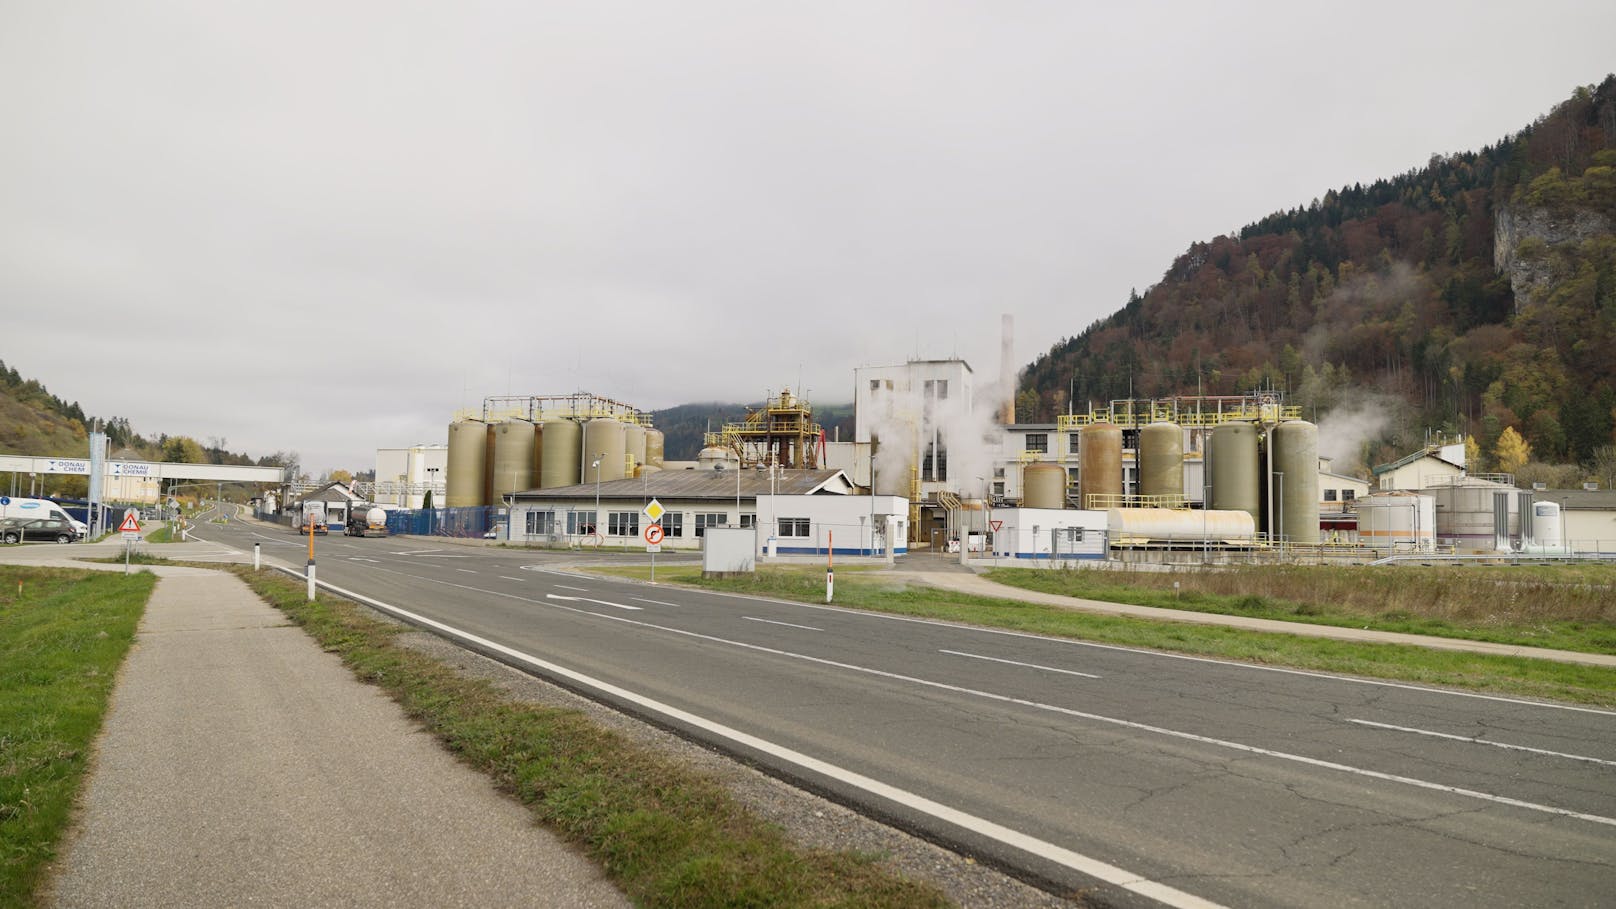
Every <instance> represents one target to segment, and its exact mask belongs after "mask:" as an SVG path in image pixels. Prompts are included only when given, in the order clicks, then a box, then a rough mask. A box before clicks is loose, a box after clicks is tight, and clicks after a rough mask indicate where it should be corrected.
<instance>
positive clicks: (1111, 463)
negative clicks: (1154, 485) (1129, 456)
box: [1077, 423, 1122, 508]
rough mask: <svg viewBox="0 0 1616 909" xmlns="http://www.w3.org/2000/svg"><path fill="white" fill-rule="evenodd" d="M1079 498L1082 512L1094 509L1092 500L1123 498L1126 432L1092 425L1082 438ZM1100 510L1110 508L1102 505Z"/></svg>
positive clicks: (1095, 424)
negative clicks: (1124, 440) (1100, 497)
mask: <svg viewBox="0 0 1616 909" xmlns="http://www.w3.org/2000/svg"><path fill="white" fill-rule="evenodd" d="M1077 484H1078V496H1077V503H1078V505H1079V506H1080V507H1082V508H1093V507H1095V506H1094V505H1092V504H1090V499H1089V496H1120V495H1122V428H1121V427H1120V426H1117V425H1116V424H1114V423H1090V424H1089V425H1087V426H1085V427H1083V430H1082V432H1081V434H1080V435H1079V437H1078V475H1077ZM1100 507H1102V508H1104V507H1109V503H1108V504H1107V505H1101V506H1100Z"/></svg>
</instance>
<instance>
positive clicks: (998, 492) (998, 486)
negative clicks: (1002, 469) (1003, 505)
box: [993, 480, 1004, 499]
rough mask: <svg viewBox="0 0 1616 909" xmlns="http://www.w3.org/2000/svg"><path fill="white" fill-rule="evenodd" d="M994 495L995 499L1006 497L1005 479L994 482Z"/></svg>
mask: <svg viewBox="0 0 1616 909" xmlns="http://www.w3.org/2000/svg"><path fill="white" fill-rule="evenodd" d="M993 497H994V498H995V499H1002V498H1004V481H1003V480H997V481H995V482H994V484H993Z"/></svg>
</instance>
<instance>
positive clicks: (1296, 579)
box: [987, 565, 1616, 654]
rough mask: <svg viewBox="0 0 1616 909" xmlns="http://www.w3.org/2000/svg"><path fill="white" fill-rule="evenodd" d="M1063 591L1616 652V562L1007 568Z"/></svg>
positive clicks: (1001, 577) (1031, 586) (1017, 580)
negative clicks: (1171, 568)
mask: <svg viewBox="0 0 1616 909" xmlns="http://www.w3.org/2000/svg"><path fill="white" fill-rule="evenodd" d="M987 577H988V578H989V579H991V580H993V581H997V582H999V583H1001V584H1007V585H1010V586H1012V587H1020V588H1023V589H1026V590H1036V591H1040V592H1043V593H1053V594H1058V595H1060V596H1069V597H1080V598H1083V599H1089V600H1104V601H1106V602H1110V603H1129V604H1132V605H1136V606H1153V607H1158V608H1167V609H1188V610H1192V611H1195V612H1211V613H1220V614H1224V615H1241V616H1250V617H1253V618H1262V619H1277V620H1279V621H1284V622H1305V623H1309V624H1314V625H1335V626H1340V627H1347V628H1371V629H1375V630H1377V631H1398V632H1403V633H1406V634H1425V635H1433V636H1436V637H1447V638H1460V639H1464V640H1471V641H1491V642H1494V643H1499V644H1518V645H1521V646H1525V647H1551V648H1555V649H1559V650H1575V651H1580V652H1583V653H1606V654H1616V586H1613V585H1616V567H1613V566H1604V565H1588V566H1567V567H1566V568H1543V567H1534V568H1531V569H1527V570H1524V571H1523V570H1518V569H1513V568H1394V569H1386V570H1368V569H1364V568H1341V567H1328V566H1314V565H1297V566H1268V567H1261V568H1259V567H1252V566H1240V567H1235V568H1229V569H1219V570H1216V571H1205V570H1187V571H1171V572H1163V571H1131V570H1126V569H1124V570H1118V571H1088V570H1073V571H1042V570H1036V569H1028V568H998V569H994V570H992V571H990V572H988V574H987Z"/></svg>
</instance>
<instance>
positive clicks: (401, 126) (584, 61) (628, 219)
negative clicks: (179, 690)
mask: <svg viewBox="0 0 1616 909" xmlns="http://www.w3.org/2000/svg"><path fill="white" fill-rule="evenodd" d="M1113 7H1114V8H1113ZM1612 35H1616V3H1608V2H1597V0H1582V2H1563V0H1547V2H1538V3H1533V4H1521V3H1518V2H1511V3H1502V2H1480V3H1420V2H1398V3H1372V2H1370V3H1366V2H1358V3H1352V4H1310V3H1297V2H1294V0H1293V2H1287V3H1268V4H1252V3H1233V2H1225V3H1206V2H1195V3H1134V4H1123V3H1117V4H1105V5H1101V4H1094V3H1082V2H1076V0H1067V2H1013V0H992V2H980V3H961V2H953V3H950V2H880V0H859V2H850V3H840V2H827V0H814V2H801V3H783V2H773V3H771V2H756V0H747V2H734V3H714V2H702V0H682V2H678V3H672V2H635V3H612V2H600V0H589V2H579V3H569V4H562V3H550V2H543V0H526V2H515V0H513V2H509V3H491V2H480V3H479V2H454V3H444V2H400V0H387V2H368V0H367V2H333V0H321V2H290V0H276V2H273V3H259V4H246V3H221V2H217V0H189V2H186V0H176V2H130V0H109V2H95V0H77V2H73V0H42V2H20V0H0V128H3V130H4V136H3V141H0V300H3V312H4V329H3V334H0V338H3V341H0V359H4V360H5V362H6V363H7V364H8V365H10V366H14V367H16V368H17V369H18V370H19V371H20V372H21V373H23V375H24V376H27V377H31V378H36V379H39V380H40V381H42V382H44V383H45V385H46V386H47V387H48V388H49V389H50V390H51V391H52V392H54V393H55V394H57V395H58V396H60V397H62V398H64V399H67V400H69V401H75V400H76V401H78V402H79V403H80V404H81V405H82V406H83V407H84V409H85V411H86V412H87V413H90V414H93V415H99V416H111V415H120V416H125V417H128V418H129V419H130V420H131V421H132V422H133V423H134V426H135V428H136V430H137V431H140V432H142V433H144V434H147V435H156V434H157V433H160V432H166V433H169V434H186V435H191V436H194V437H196V438H198V439H200V440H202V441H204V442H206V441H207V440H209V439H212V438H223V439H225V440H226V443H227V445H228V446H229V447H230V448H231V449H232V450H236V451H242V450H245V451H247V452H248V453H250V454H253V455H255V456H257V455H262V454H267V453H269V452H272V451H275V450H277V449H291V450H296V451H298V452H300V453H301V454H302V456H303V463H304V466H305V467H307V468H310V469H312V470H313V471H315V472H316V473H318V472H319V471H322V470H325V469H328V468H332V467H344V468H348V469H360V470H362V469H368V468H371V467H373V466H374V463H375V449H377V448H378V447H400V446H405V445H410V444H413V443H417V442H442V441H444V439H445V436H446V430H445V425H446V424H447V423H448V421H449V420H450V419H451V418H452V417H453V415H454V413H455V412H456V411H457V410H458V409H461V408H466V407H472V408H474V407H477V406H478V405H479V404H480V402H481V400H482V398H483V397H484V396H485V395H503V394H563V393H566V392H570V391H575V390H580V389H582V390H587V391H591V392H594V393H596V394H599V395H603V396H606V397H610V398H615V399H617V400H621V401H625V402H627V403H630V404H633V405H636V406H639V407H642V408H645V409H655V408H660V407H666V406H669V405H673V404H680V403H687V402H693V401H707V400H715V399H717V400H725V401H744V400H757V399H760V398H761V397H762V396H763V394H764V392H765V391H766V390H771V391H778V390H779V389H780V388H782V387H785V386H791V387H793V388H796V387H797V386H798V383H799V381H800V383H801V384H802V385H803V386H805V387H806V389H807V393H808V395H809V397H810V398H811V399H812V400H817V401H822V402H825V403H831V402H845V401H850V400H851V399H852V386H853V369H854V368H855V367H857V366H860V365H885V364H891V363H900V362H903V361H904V360H906V359H908V358H911V357H914V356H915V355H917V354H918V355H920V356H922V357H947V356H955V355H957V356H961V357H963V358H965V359H966V360H967V361H969V362H970V364H971V365H972V367H974V369H975V371H976V373H977V375H978V376H979V377H980V378H981V379H983V380H984V381H986V380H991V379H992V378H994V377H996V375H997V373H998V360H999V351H998V347H999V316H1000V315H1001V314H1003V313H1009V314H1012V315H1013V316H1014V317H1015V319H1016V339H1015V340H1016V357H1017V360H1018V361H1019V364H1018V365H1024V364H1025V363H1027V362H1029V361H1031V360H1032V359H1033V358H1034V357H1035V356H1036V355H1037V354H1038V353H1040V352H1042V351H1046V350H1048V349H1049V347H1050V346H1051V345H1052V344H1055V343H1056V342H1058V341H1060V340H1061V339H1062V338H1064V337H1067V336H1070V335H1074V334H1076V333H1078V332H1079V331H1081V330H1082V329H1083V328H1084V327H1085V326H1087V325H1088V324H1089V323H1091V322H1093V321H1094V320H1095V319H1097V318H1101V317H1103V316H1105V315H1107V314H1109V313H1111V312H1112V311H1114V310H1116V309H1117V308H1118V307H1120V306H1121V305H1122V304H1123V303H1124V302H1125V301H1126V299H1127V295H1128V292H1129V290H1130V289H1131V288H1138V289H1139V290H1140V291H1143V290H1144V289H1145V288H1146V287H1148V286H1150V285H1151V284H1153V283H1155V282H1156V281H1157V280H1159V279H1160V278H1161V276H1162V274H1163V272H1164V271H1165V270H1166V269H1167V267H1168V265H1169V264H1171V261H1172V259H1173V257H1174V256H1176V255H1177V254H1179V253H1181V252H1182V251H1183V250H1184V248H1185V247H1186V246H1187V245H1188V244H1190V243H1192V242H1194V241H1197V240H1203V239H1209V238H1211V237H1213V236H1215V235H1217V234H1220V233H1227V232H1230V231H1233V230H1236V229H1238V228H1239V227H1241V226H1242V225H1244V224H1246V223H1249V222H1251V221H1254V220H1256V219H1257V218H1260V217H1261V216H1263V215H1264V214H1266V213H1268V212H1270V211H1273V210H1275V209H1280V208H1286V207H1290V206H1294V205H1298V204H1306V203H1307V202H1308V201H1309V200H1311V199H1313V198H1314V197H1316V196H1319V195H1322V194H1323V193H1324V192H1325V191H1326V190H1328V189H1330V188H1332V187H1339V186H1341V185H1343V184H1350V183H1352V182H1354V181H1366V182H1367V181H1370V180H1373V179H1376V178H1378V177H1384V176H1391V175H1394V174H1396V173H1399V172H1402V171H1405V170H1408V169H1410V168H1412V167H1417V166H1420V165H1423V164H1424V163H1425V161H1426V160H1427V159H1428V158H1429V157H1430V155H1431V154H1432V153H1433V152H1451V151H1460V150H1469V149H1475V148H1479V147H1480V146H1482V145H1484V144H1487V143H1490V142H1493V141H1496V140H1497V139H1499V138H1501V137H1502V136H1504V135H1506V134H1508V133H1511V132H1514V131H1516V130H1518V129H1519V128H1521V127H1522V126H1525V125H1526V124H1528V123H1530V122H1531V121H1532V120H1533V119H1534V118H1535V117H1537V116H1539V115H1541V114H1543V113H1545V112H1546V111H1548V110H1549V108H1550V107H1551V106H1553V105H1554V104H1555V103H1557V102H1559V101H1561V100H1563V99H1564V98H1566V97H1567V96H1569V94H1570V93H1571V91H1572V89H1573V88H1574V87H1575V86H1577V85H1582V84H1591V83H1595V82H1598V81H1599V80H1600V79H1602V78H1603V77H1604V76H1605V74H1606V73H1607V72H1610V71H1612V70H1616V53H1613V48H1616V45H1613V44H1612V42H1611V36H1612ZM35 454H56V452H36V453H35Z"/></svg>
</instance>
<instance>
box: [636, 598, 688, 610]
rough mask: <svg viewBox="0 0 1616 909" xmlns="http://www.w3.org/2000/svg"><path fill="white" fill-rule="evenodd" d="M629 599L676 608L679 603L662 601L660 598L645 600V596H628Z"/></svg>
mask: <svg viewBox="0 0 1616 909" xmlns="http://www.w3.org/2000/svg"><path fill="white" fill-rule="evenodd" d="M629 599H631V600H635V601H637V602H640V603H652V604H654V605H657V606H673V607H675V608H677V607H678V605H679V604H678V603H664V602H663V601H661V600H647V599H646V598H645V597H629Z"/></svg>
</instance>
